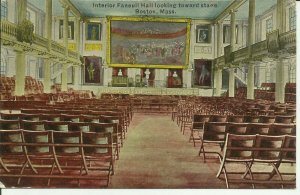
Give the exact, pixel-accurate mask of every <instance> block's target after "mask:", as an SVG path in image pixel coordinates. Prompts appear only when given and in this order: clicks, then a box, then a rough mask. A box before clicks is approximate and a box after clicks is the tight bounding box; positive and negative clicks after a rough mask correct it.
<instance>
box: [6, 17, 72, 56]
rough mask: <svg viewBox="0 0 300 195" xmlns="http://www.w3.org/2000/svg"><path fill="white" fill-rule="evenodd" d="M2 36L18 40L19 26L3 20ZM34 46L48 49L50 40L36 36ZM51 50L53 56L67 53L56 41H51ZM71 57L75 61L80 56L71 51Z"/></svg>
mask: <svg viewBox="0 0 300 195" xmlns="http://www.w3.org/2000/svg"><path fill="white" fill-rule="evenodd" d="M1 35H6V36H9V37H10V38H9V39H10V40H11V38H16V37H17V25H16V24H14V23H12V22H9V21H6V20H1ZM33 43H34V45H37V46H41V47H45V48H47V46H48V40H47V39H46V38H44V37H42V36H40V35H37V34H34V41H33ZM34 45H32V47H34ZM51 49H52V51H53V52H55V53H56V54H55V53H54V54H53V55H57V53H59V54H61V55H64V54H65V53H66V52H65V51H66V49H65V48H64V47H63V46H62V45H60V44H58V43H57V42H55V41H51ZM69 57H70V58H73V59H75V60H78V54H77V52H74V51H71V50H69Z"/></svg>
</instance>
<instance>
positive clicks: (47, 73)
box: [43, 0, 52, 93]
mask: <svg viewBox="0 0 300 195" xmlns="http://www.w3.org/2000/svg"><path fill="white" fill-rule="evenodd" d="M45 38H46V39H47V40H48V45H47V49H48V51H49V52H50V51H51V43H52V0H47V1H46V18H45ZM51 64H52V60H51V59H49V58H47V59H44V79H43V85H44V93H50V92H51Z"/></svg>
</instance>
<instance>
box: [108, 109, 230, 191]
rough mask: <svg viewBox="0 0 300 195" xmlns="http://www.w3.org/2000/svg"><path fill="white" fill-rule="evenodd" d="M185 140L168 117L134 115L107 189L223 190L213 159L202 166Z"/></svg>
mask: <svg viewBox="0 0 300 195" xmlns="http://www.w3.org/2000/svg"><path fill="white" fill-rule="evenodd" d="M186 134H189V133H188V132H186ZM188 136H189V135H182V133H181V132H180V129H179V127H178V126H177V125H176V123H175V122H173V121H172V120H171V117H170V115H146V114H139V113H136V114H135V115H134V118H133V120H132V123H131V125H130V128H129V130H128V133H127V135H126V140H125V143H124V146H123V148H121V153H120V159H119V160H117V161H116V164H115V175H113V176H112V177H111V183H110V185H109V188H225V182H223V181H221V180H219V179H217V178H216V173H217V171H218V168H219V162H218V160H217V158H216V159H212V160H209V162H207V163H204V162H203V158H202V157H199V156H198V150H199V147H193V145H192V143H189V142H188V141H187V140H188Z"/></svg>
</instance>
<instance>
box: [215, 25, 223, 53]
mask: <svg viewBox="0 0 300 195" xmlns="http://www.w3.org/2000/svg"><path fill="white" fill-rule="evenodd" d="M217 33H218V36H217V47H218V50H217V57H220V56H221V55H222V51H223V49H224V48H223V21H218V32H217Z"/></svg>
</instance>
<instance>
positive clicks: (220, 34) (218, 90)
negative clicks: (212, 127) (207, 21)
mask: <svg viewBox="0 0 300 195" xmlns="http://www.w3.org/2000/svg"><path fill="white" fill-rule="evenodd" d="M217 34H218V35H217V57H220V56H221V55H222V50H223V22H222V21H218V32H217ZM214 74H215V79H214V80H215V82H216V85H215V86H216V91H215V95H216V96H220V95H221V92H222V68H218V69H217V68H215V69H214Z"/></svg>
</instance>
